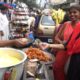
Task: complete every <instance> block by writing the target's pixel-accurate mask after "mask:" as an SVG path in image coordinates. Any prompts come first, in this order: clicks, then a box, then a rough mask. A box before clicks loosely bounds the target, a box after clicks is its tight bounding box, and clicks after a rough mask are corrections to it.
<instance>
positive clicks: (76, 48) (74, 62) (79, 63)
mask: <svg viewBox="0 0 80 80" xmlns="http://www.w3.org/2000/svg"><path fill="white" fill-rule="evenodd" d="M69 16H70V19H71V22H69V23H67V25H66V26H67V27H69V26H72V28H73V29H74V30H73V31H72V32H71V33H72V36H71V35H70V36H71V38H70V36H67V37H69V38H70V39H69V40H68V42H67V41H63V42H62V44H48V43H41V44H40V47H41V48H42V49H46V48H48V47H50V48H54V49H64V47H65V46H64V45H63V44H65V43H66V42H67V44H66V50H65V51H63V52H61V53H62V54H63V53H64V54H66V55H67V58H68V55H72V57H71V61H70V67H69V70H68V80H80V77H79V72H80V54H79V53H80V6H78V5H75V6H72V7H70V9H69ZM68 33H69V31H68ZM75 53H76V54H75ZM62 56H63V55H62ZM59 58H61V57H60V56H59ZM63 58H64V59H63V61H62V62H63V63H62V62H58V61H59V60H58V59H57V61H56V62H57V63H59V64H60V63H62V64H61V65H60V66H62V67H63V68H64V65H65V64H66V61H67V58H66V56H65V55H64V56H63ZM65 58H66V59H65ZM78 58H79V59H78ZM61 60H62V58H61ZM54 66H55V64H54V65H53V67H54ZM57 67H58V66H56V69H57ZM62 67H61V68H62ZM53 69H54V68H53ZM62 70H63V69H62ZM60 71H61V69H60ZM54 74H55V72H54ZM57 74H58V73H57ZM63 74H64V73H62V75H63ZM55 77H56V76H55ZM57 77H59V78H56V80H60V79H61V80H62V76H61V77H60V76H59V75H57ZM65 79H66V78H65V75H63V80H65Z"/></svg>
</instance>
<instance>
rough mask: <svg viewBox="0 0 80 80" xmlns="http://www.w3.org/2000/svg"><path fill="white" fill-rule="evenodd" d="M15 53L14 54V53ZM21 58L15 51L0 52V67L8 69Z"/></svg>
mask: <svg viewBox="0 0 80 80" xmlns="http://www.w3.org/2000/svg"><path fill="white" fill-rule="evenodd" d="M15 52H16V53H15ZM20 61H21V58H20V56H19V53H18V52H17V51H15V50H0V67H9V66H12V65H16V64H17V63H20Z"/></svg>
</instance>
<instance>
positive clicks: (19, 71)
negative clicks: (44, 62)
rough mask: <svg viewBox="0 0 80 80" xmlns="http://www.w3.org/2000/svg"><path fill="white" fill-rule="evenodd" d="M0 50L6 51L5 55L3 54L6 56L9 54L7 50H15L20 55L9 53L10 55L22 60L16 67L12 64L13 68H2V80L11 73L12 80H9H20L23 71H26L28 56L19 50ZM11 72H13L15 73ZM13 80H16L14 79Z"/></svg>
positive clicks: (0, 77) (0, 72) (0, 75)
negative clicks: (25, 64) (25, 65)
mask: <svg viewBox="0 0 80 80" xmlns="http://www.w3.org/2000/svg"><path fill="white" fill-rule="evenodd" d="M0 50H4V53H3V54H4V55H5V54H8V53H6V50H14V51H16V52H18V53H15V52H14V53H9V54H10V55H12V56H14V57H16V58H21V60H20V62H19V63H17V64H16V65H14V64H11V66H7V67H0V80H4V77H6V76H7V75H8V73H10V77H11V79H9V80H14V79H15V80H20V78H21V75H22V73H23V69H24V63H25V60H26V59H27V56H26V54H25V53H24V52H23V51H21V50H17V49H13V48H0ZM5 60H6V59H5ZM10 70H12V71H13V72H12V71H10ZM10 77H9V78H10ZM12 78H14V79H12Z"/></svg>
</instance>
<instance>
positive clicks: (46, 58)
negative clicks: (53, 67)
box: [24, 47, 55, 64]
mask: <svg viewBox="0 0 80 80" xmlns="http://www.w3.org/2000/svg"><path fill="white" fill-rule="evenodd" d="M24 52H25V53H26V55H27V56H28V59H30V60H35V59H37V60H39V61H41V62H43V63H45V64H49V63H52V62H54V60H55V57H54V55H52V54H51V53H48V52H46V51H42V50H40V49H39V48H33V47H30V48H26V49H24Z"/></svg>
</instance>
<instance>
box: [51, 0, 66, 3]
mask: <svg viewBox="0 0 80 80" xmlns="http://www.w3.org/2000/svg"><path fill="white" fill-rule="evenodd" d="M66 1H67V0H50V2H51V3H53V4H62V3H65V2H66Z"/></svg>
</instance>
